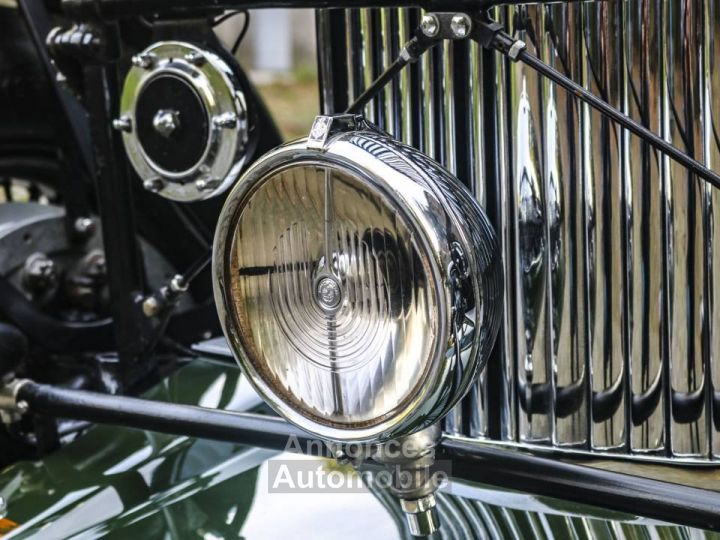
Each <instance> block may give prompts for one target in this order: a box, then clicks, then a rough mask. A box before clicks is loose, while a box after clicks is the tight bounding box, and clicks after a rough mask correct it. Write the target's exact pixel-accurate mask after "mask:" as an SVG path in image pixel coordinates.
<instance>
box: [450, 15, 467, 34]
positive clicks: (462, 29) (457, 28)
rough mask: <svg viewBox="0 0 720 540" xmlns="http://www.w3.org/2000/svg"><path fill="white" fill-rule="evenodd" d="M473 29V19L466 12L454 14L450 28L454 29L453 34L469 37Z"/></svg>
mask: <svg viewBox="0 0 720 540" xmlns="http://www.w3.org/2000/svg"><path fill="white" fill-rule="evenodd" d="M471 29H472V21H471V20H470V17H468V16H467V15H466V14H465V13H458V14H457V15H453V18H452V19H451V20H450V30H452V33H453V36H455V37H456V38H458V39H464V38H466V37H468V36H469V35H470V30H471Z"/></svg>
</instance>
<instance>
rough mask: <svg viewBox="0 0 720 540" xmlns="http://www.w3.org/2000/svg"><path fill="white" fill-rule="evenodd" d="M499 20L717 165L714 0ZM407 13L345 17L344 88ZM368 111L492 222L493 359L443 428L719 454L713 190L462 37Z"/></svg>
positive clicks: (656, 452) (718, 42)
mask: <svg viewBox="0 0 720 540" xmlns="http://www.w3.org/2000/svg"><path fill="white" fill-rule="evenodd" d="M494 13H495V18H496V19H499V20H502V21H504V22H505V24H506V26H508V28H509V30H510V31H511V33H513V34H514V35H516V36H517V37H519V38H520V39H523V41H525V42H526V44H527V46H528V49H529V50H530V52H532V53H534V54H537V55H538V56H539V57H540V58H541V59H542V60H544V61H545V62H547V63H549V64H551V65H552V66H553V67H554V68H555V69H557V70H559V71H561V72H563V73H565V74H566V75H568V76H569V77H570V78H572V79H573V80H575V81H578V82H580V83H581V84H583V85H584V86H585V87H586V88H588V89H589V90H591V91H592V92H594V93H595V94H597V95H599V96H600V97H602V98H603V99H605V100H607V101H608V102H609V103H610V104H612V105H613V106H614V107H616V108H618V109H620V110H622V111H623V112H625V113H626V114H628V115H629V116H631V117H632V118H634V119H636V120H638V121H639V122H641V123H642V124H643V125H645V126H647V127H648V128H649V129H651V130H652V131H654V132H656V133H659V134H660V135H661V136H662V137H663V138H665V139H666V140H668V141H670V142H672V143H673V144H674V145H676V146H678V147H679V148H681V149H682V150H684V151H686V152H688V153H690V154H692V155H693V157H695V158H696V159H698V160H700V161H702V162H704V163H706V164H707V165H708V166H710V167H711V168H713V169H717V168H718V167H719V166H720V128H718V127H717V123H718V122H716V120H717V116H718V115H720V113H719V112H718V111H720V78H719V77H717V76H715V75H716V74H715V72H716V71H717V69H718V67H720V66H718V62H717V61H716V59H717V58H720V56H719V55H720V38H718V37H717V35H720V34H719V32H720V8H719V7H718V6H717V3H716V2H713V1H711V0H627V1H626V2H619V3H616V2H593V1H590V2H582V3H580V2H578V3H556V4H544V5H538V4H527V5H520V6H514V7H502V8H494ZM421 15H422V11H421V10H418V9H413V8H397V9H396V8H381V9H351V10H346V12H345V17H344V21H345V25H346V28H345V31H346V35H347V41H346V45H347V47H348V51H347V53H346V54H347V66H342V65H339V66H336V67H337V69H340V70H341V71H342V72H343V73H346V74H347V88H348V89H349V90H348V99H349V100H352V98H353V97H355V96H357V95H358V94H359V93H360V92H361V91H362V89H363V88H365V87H366V86H367V85H368V84H369V83H370V82H371V81H372V80H373V79H374V78H375V77H376V76H377V75H378V74H379V73H380V71H381V70H382V69H384V68H385V67H386V66H387V65H388V64H389V62H390V61H391V60H392V59H393V58H394V57H395V56H396V55H397V53H398V51H399V49H400V47H401V46H402V44H404V43H405V42H407V40H408V39H409V38H410V37H411V35H412V32H413V31H414V29H415V27H416V25H417V23H418V21H419V19H420V16H421ZM338 19H341V18H338V17H336V18H335V20H338ZM326 71H327V70H326ZM326 79H327V80H326ZM326 79H324V80H323V84H328V83H330V82H331V79H329V78H326ZM366 114H367V116H368V118H369V119H370V120H371V121H374V122H376V123H377V124H378V125H379V126H380V127H381V128H383V129H385V130H387V131H388V132H390V133H391V134H393V135H394V136H396V137H397V138H399V139H400V140H403V141H404V142H407V143H409V144H412V145H413V146H415V147H417V148H419V149H420V150H421V151H423V152H425V153H426V154H428V155H429V156H431V157H433V158H435V159H437V160H438V161H440V162H442V163H443V164H444V165H445V166H446V167H447V168H448V169H449V170H451V171H452V172H454V173H455V174H456V175H457V176H458V178H459V179H460V180H461V181H462V182H464V183H466V185H467V186H468V187H469V188H470V189H471V190H472V191H473V192H474V194H475V196H476V197H477V199H478V200H479V201H480V202H481V204H482V205H483V206H485V207H487V208H488V211H489V213H490V215H491V217H492V219H493V220H494V222H495V226H496V230H497V233H498V238H499V241H500V248H501V250H502V258H503V264H504V275H505V290H504V292H503V295H504V296H503V297H504V303H505V306H504V316H503V317H504V318H503V328H502V329H501V334H500V337H499V342H498V346H497V347H496V356H495V357H494V358H493V360H492V367H491V368H490V369H488V370H486V371H485V372H484V373H483V374H482V375H481V376H480V378H479V379H478V381H477V383H476V385H475V387H474V388H473V390H472V391H471V393H470V395H469V397H468V398H467V399H466V401H465V402H464V404H463V405H462V406H459V407H457V408H456V409H455V410H454V411H453V413H452V414H451V415H450V416H449V418H448V420H447V423H446V428H447V429H448V430H449V431H451V432H453V433H460V434H464V435H467V436H470V437H477V438H482V439H486V440H489V439H499V440H500V441H516V442H519V443H522V444H525V445H529V446H537V445H539V446H553V447H557V448H572V449H574V450H581V451H586V452H588V453H602V454H605V453H608V452H611V453H614V454H616V455H644V456H646V457H647V456H652V457H653V458H656V459H666V458H673V459H684V460H691V461H692V460H707V459H712V458H720V436H719V434H718V432H719V431H720V330H719V328H720V300H718V296H719V295H720V293H718V292H717V291H718V290H720V270H719V269H720V247H718V242H720V218H718V217H717V215H716V214H717V208H720V193H719V192H718V190H714V189H711V188H710V187H709V186H708V185H706V184H705V183H703V182H702V181H700V180H699V179H698V178H696V177H695V176H693V175H692V174H690V173H688V171H687V170H686V169H685V168H683V167H682V166H680V165H678V164H676V163H674V162H672V161H671V160H670V159H668V158H667V157H665V156H663V155H662V154H659V153H658V152H657V151H655V150H654V149H652V148H651V147H650V146H649V145H647V143H644V142H643V141H642V140H641V139H639V138H638V137H636V136H633V135H631V134H629V133H628V132H626V131H624V130H622V129H620V128H619V127H618V126H616V125H615V124H613V123H612V122H611V121H609V120H607V119H605V118H604V117H602V115H600V114H599V113H596V112H594V111H593V110H592V109H590V108H589V107H588V106H586V105H584V104H582V103H580V102H579V101H577V100H576V99H575V98H574V97H573V96H571V95H569V94H568V93H567V92H565V91H564V90H562V89H559V88H557V87H555V86H554V85H553V84H551V83H550V82H549V81H547V80H545V79H543V78H542V77H540V76H538V75H537V74H536V73H535V72H534V71H532V70H531V69H529V68H527V67H526V66H524V65H522V64H515V63H511V62H509V61H507V60H506V59H504V58H502V57H501V56H500V55H498V54H496V53H488V52H487V51H483V50H481V49H480V48H479V47H478V45H477V44H474V43H470V42H455V43H450V42H446V43H444V44H443V45H441V46H438V47H436V48H434V49H433V50H432V51H431V52H430V53H428V54H426V55H424V56H423V58H422V59H421V60H420V61H418V62H417V63H414V64H412V65H411V66H410V67H408V68H407V69H406V70H404V71H403V72H402V73H401V74H400V75H399V76H398V77H397V79H396V80H395V81H393V83H392V84H391V85H389V86H388V87H387V88H386V89H385V90H384V91H383V92H382V93H381V95H380V96H378V97H377V98H376V99H375V100H373V102H372V103H371V104H370V105H369V106H368V108H367V110H366ZM488 142H489V146H488Z"/></svg>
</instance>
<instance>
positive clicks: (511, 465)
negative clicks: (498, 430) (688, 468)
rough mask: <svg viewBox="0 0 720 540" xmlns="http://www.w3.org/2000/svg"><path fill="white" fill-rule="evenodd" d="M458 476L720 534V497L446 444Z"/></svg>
mask: <svg viewBox="0 0 720 540" xmlns="http://www.w3.org/2000/svg"><path fill="white" fill-rule="evenodd" d="M443 457H445V459H451V460H452V471H453V475H456V476H461V477H462V478H466V479H468V480H472V481H475V482H479V483H483V484H489V485H495V486H502V487H506V488H510V489H515V490H518V491H522V492H525V493H533V494H536V495H544V496H547V497H554V498H558V499H566V500H570V501H573V502H577V503H582V504H587V505H591V506H599V507H603V508H609V509H611V510H617V511H619V512H626V513H630V514H633V515H638V516H644V517H648V518H653V519H658V520H661V521H665V522H669V523H677V524H680V525H687V526H690V527H698V528H701V529H711V530H715V531H718V530H720V492H717V491H710V490H706V489H699V488H693V487H687V486H683V485H679V484H672V483H669V482H662V481H659V480H652V479H650V478H642V477H639V476H631V475H629V474H622V473H617V472H613V471H606V470H602V469H597V468H594V467H587V466H583V465H577V464H574V463H567V462H564V461H560V460H556V459H548V458H543V457H537V456H532V455H529V454H527V453H524V452H519V451H508V450H505V449H500V448H497V447H493V446H491V445H482V444H478V443H477V441H466V440H462V439H453V438H449V439H445V440H443V441H442V445H441V455H440V456H438V459H443Z"/></svg>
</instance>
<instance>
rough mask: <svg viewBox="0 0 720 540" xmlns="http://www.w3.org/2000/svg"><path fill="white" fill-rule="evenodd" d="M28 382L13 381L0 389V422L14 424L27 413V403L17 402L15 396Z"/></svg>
mask: <svg viewBox="0 0 720 540" xmlns="http://www.w3.org/2000/svg"><path fill="white" fill-rule="evenodd" d="M29 382H30V381H29V380H28V379H13V380H12V381H10V382H9V383H7V384H6V385H4V386H1V387H0V422H2V423H3V424H12V423H15V422H17V421H18V420H20V417H21V416H22V415H23V414H25V413H26V412H27V410H28V404H27V402H25V401H18V399H17V396H18V393H19V392H20V389H21V388H22V387H23V386H25V385H26V384H27V383H29Z"/></svg>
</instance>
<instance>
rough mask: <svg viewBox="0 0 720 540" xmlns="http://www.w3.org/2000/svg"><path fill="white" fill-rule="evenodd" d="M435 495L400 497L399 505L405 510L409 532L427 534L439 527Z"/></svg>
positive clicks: (416, 534)
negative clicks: (415, 497) (414, 497)
mask: <svg viewBox="0 0 720 540" xmlns="http://www.w3.org/2000/svg"><path fill="white" fill-rule="evenodd" d="M436 505H437V501H436V499H435V495H434V494H433V493H430V494H429V495H425V496H424V497H421V498H419V499H401V500H400V507H401V508H402V509H403V512H405V518H406V520H407V524H408V528H409V529H410V534H412V535H413V536H429V535H431V534H432V533H434V532H435V531H437V530H438V529H439V528H440V516H439V515H438V512H437V508H436Z"/></svg>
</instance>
